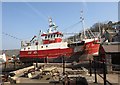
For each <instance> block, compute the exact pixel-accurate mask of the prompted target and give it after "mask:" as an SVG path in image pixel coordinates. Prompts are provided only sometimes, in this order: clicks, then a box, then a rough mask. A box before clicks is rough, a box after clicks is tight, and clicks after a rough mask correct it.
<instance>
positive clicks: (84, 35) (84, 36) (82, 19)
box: [80, 11, 86, 39]
mask: <svg viewBox="0 0 120 85" xmlns="http://www.w3.org/2000/svg"><path fill="white" fill-rule="evenodd" d="M80 14H81V17H80V19H81V23H82V28H83V30H84V32H83V39H85V38H86V34H85V28H84V17H83V11H81V12H80Z"/></svg>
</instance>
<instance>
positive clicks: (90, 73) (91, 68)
mask: <svg viewBox="0 0 120 85" xmlns="http://www.w3.org/2000/svg"><path fill="white" fill-rule="evenodd" d="M89 64H90V76H92V66H91V59H89Z"/></svg>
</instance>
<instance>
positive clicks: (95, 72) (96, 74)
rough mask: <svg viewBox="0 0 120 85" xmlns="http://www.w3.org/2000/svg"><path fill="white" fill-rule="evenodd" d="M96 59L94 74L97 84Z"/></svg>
mask: <svg viewBox="0 0 120 85" xmlns="http://www.w3.org/2000/svg"><path fill="white" fill-rule="evenodd" d="M95 64H96V63H95V59H94V73H95V83H97V73H96V65H95Z"/></svg>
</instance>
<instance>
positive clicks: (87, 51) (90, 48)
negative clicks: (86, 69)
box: [20, 40, 100, 62]
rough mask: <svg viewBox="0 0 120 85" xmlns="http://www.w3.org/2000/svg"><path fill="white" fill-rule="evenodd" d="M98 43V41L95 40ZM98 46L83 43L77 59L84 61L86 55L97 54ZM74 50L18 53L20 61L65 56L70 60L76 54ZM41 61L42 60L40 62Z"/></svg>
mask: <svg viewBox="0 0 120 85" xmlns="http://www.w3.org/2000/svg"><path fill="white" fill-rule="evenodd" d="M96 42H98V40H96ZM99 46H100V44H94V41H91V42H88V43H85V44H84V45H83V46H81V48H80V49H81V50H80V51H78V52H81V51H83V53H82V54H81V55H80V54H79V55H78V59H79V57H80V56H85V58H84V59H87V58H88V55H93V54H94V53H98V52H99ZM74 49H75V48H64V49H49V50H38V51H37V50H33V51H20V59H22V61H28V62H29V61H30V59H31V60H32V59H34V60H35V59H41V60H42V59H44V58H49V59H52V58H53V59H55V58H59V57H60V56H63V55H64V56H66V57H67V58H70V57H71V56H72V57H74V55H76V54H77V53H78V52H74ZM76 60H77V59H76ZM42 61H43V60H42Z"/></svg>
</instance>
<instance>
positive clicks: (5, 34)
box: [2, 32, 22, 41]
mask: <svg viewBox="0 0 120 85" xmlns="http://www.w3.org/2000/svg"><path fill="white" fill-rule="evenodd" d="M2 34H4V35H6V36H9V37H11V38H14V39H16V40H20V41H21V40H22V39H20V38H17V37H15V36H13V35H11V34H8V33H5V32H2Z"/></svg>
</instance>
